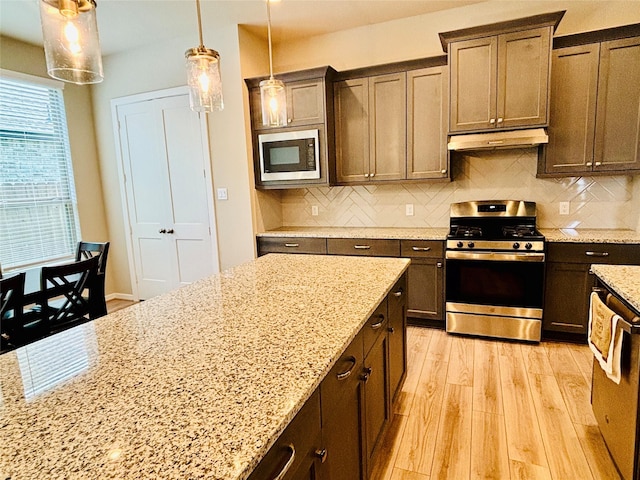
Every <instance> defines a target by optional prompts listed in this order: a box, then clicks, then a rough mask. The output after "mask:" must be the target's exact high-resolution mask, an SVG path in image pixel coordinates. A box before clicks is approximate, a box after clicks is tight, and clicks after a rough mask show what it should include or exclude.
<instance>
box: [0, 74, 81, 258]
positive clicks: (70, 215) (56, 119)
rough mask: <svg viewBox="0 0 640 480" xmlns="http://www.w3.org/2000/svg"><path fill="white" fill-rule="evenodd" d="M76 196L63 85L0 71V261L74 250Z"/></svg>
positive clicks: (57, 255)
mask: <svg viewBox="0 0 640 480" xmlns="http://www.w3.org/2000/svg"><path fill="white" fill-rule="evenodd" d="M78 238H79V224H78V215H77V201H76V193H75V187H74V183H73V169H72V166H71V155H70V150H69V136H68V132H67V121H66V116H65V109H64V100H63V98H62V90H61V89H59V88H54V87H51V86H47V85H44V84H40V83H34V82H28V81H25V80H22V79H14V78H9V77H6V76H2V77H0V265H2V269H3V270H5V269H10V268H20V267H25V266H27V265H33V264H39V263H47V262H51V261H53V260H56V259H60V258H64V257H69V256H73V254H74V251H75V248H76V244H77V241H78Z"/></svg>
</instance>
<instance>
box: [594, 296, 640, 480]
mask: <svg viewBox="0 0 640 480" xmlns="http://www.w3.org/2000/svg"><path fill="white" fill-rule="evenodd" d="M594 290H595V291H597V292H598V294H599V295H600V298H601V299H602V300H603V301H605V302H606V304H607V306H608V307H609V308H610V309H611V310H613V311H614V312H616V313H617V314H618V315H620V316H621V317H622V319H623V320H622V321H621V322H618V328H621V329H622V331H623V333H622V334H623V335H624V336H625V338H623V340H622V355H621V359H620V360H621V365H620V377H621V378H620V384H616V383H614V382H612V381H611V380H609V379H608V378H607V376H606V374H605V373H604V371H603V370H602V368H600V365H599V364H598V362H597V361H595V359H594V363H593V376H592V384H591V406H592V407H593V413H594V415H595V417H596V420H597V421H598V426H599V427H600V431H601V432H602V437H603V438H604V442H605V443H606V445H607V449H608V450H609V453H610V454H611V458H612V459H613V461H614V463H615V464H616V467H617V468H618V472H619V473H620V476H621V477H622V479H623V480H640V399H639V397H640V312H636V311H634V310H631V309H630V308H629V307H628V306H627V305H626V304H625V303H624V302H622V301H621V300H620V299H618V298H617V297H616V296H615V295H614V294H612V293H611V292H610V291H609V289H608V288H607V287H606V286H604V287H597V288H595V289H594Z"/></svg>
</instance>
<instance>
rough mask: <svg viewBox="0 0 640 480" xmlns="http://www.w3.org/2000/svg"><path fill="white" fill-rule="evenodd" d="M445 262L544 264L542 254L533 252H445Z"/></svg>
mask: <svg viewBox="0 0 640 480" xmlns="http://www.w3.org/2000/svg"><path fill="white" fill-rule="evenodd" d="M445 258H446V259H447V260H482V261H485V262H486V261H488V262H544V258H545V257H544V253H533V252H522V253H519V252H513V253H505V252H469V251H464V252H460V251H456V250H451V251H447V252H446V254H445Z"/></svg>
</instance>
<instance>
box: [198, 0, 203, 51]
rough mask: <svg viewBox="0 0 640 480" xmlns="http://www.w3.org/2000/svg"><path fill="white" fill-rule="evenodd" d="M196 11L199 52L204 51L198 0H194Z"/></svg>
mask: <svg viewBox="0 0 640 480" xmlns="http://www.w3.org/2000/svg"><path fill="white" fill-rule="evenodd" d="M196 6H197V7H198V8H197V11H198V33H199V34H200V50H204V42H203V40H202V18H201V17H200V0H196Z"/></svg>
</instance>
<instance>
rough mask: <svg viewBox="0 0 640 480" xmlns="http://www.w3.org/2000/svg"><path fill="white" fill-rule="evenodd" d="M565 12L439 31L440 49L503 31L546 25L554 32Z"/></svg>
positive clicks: (509, 31) (445, 49) (515, 30)
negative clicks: (454, 43) (453, 43)
mask: <svg viewBox="0 0 640 480" xmlns="http://www.w3.org/2000/svg"><path fill="white" fill-rule="evenodd" d="M565 12H566V10H562V11H559V12H553V13H543V14H541V15H534V16H532V17H525V18H518V19H515V20H507V21H505V22H498V23H491V24H489V25H480V26H477V27H470V28H463V29H461V30H452V31H450V32H442V33H439V36H440V43H441V44H442V50H443V51H444V52H445V53H446V52H447V51H448V48H449V44H450V43H452V42H460V41H463V40H471V39H474V38H480V37H488V36H493V35H501V34H503V33H511V32H518V31H521V30H529V29H532V28H540V27H548V26H549V27H553V32H555V31H556V28H558V24H559V23H560V20H562V17H563V16H564V14H565Z"/></svg>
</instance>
